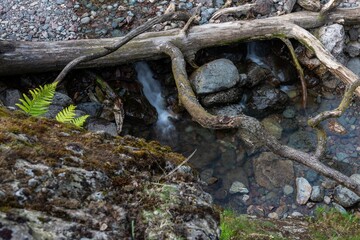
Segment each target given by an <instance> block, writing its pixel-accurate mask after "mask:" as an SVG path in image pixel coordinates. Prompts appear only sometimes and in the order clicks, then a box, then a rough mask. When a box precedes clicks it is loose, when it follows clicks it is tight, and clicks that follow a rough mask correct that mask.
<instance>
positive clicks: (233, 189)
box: [229, 181, 249, 194]
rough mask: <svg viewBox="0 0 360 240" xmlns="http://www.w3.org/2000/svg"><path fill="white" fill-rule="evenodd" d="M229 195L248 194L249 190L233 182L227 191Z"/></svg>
mask: <svg viewBox="0 0 360 240" xmlns="http://www.w3.org/2000/svg"><path fill="white" fill-rule="evenodd" d="M229 193H230V194H235V193H249V190H248V189H247V188H246V186H245V185H244V184H243V183H242V182H239V181H235V182H233V183H232V184H231V187H230V189H229Z"/></svg>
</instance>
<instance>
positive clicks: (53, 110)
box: [43, 104, 64, 118]
mask: <svg viewBox="0 0 360 240" xmlns="http://www.w3.org/2000/svg"><path fill="white" fill-rule="evenodd" d="M63 109H64V107H63V106H59V105H54V104H51V105H50V106H49V108H48V111H47V112H46V113H45V114H44V115H43V117H46V118H55V117H56V115H57V114H58V113H59V112H60V111H61V110H63Z"/></svg>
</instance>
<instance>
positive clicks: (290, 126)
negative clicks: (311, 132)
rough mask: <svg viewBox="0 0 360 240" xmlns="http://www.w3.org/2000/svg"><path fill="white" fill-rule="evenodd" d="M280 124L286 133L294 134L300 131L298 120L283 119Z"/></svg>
mask: <svg viewBox="0 0 360 240" xmlns="http://www.w3.org/2000/svg"><path fill="white" fill-rule="evenodd" d="M280 124H281V127H282V128H283V131H284V132H294V131H297V130H298V129H299V123H298V122H297V120H296V119H282V121H281V122H280Z"/></svg>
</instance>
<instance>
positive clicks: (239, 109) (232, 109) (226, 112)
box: [209, 103, 245, 116]
mask: <svg viewBox="0 0 360 240" xmlns="http://www.w3.org/2000/svg"><path fill="white" fill-rule="evenodd" d="M244 109H245V106H244V104H243V103H237V104H230V105H227V106H224V107H214V108H211V109H209V112H210V113H212V114H215V115H220V116H237V115H239V114H241V113H243V111H244Z"/></svg>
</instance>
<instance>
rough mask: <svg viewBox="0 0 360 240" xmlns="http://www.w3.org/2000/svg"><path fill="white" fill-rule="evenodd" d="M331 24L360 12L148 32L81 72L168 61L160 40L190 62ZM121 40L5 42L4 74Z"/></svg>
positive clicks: (52, 64)
mask: <svg viewBox="0 0 360 240" xmlns="http://www.w3.org/2000/svg"><path fill="white" fill-rule="evenodd" d="M329 21H330V22H340V23H343V24H354V23H360V8H354V9H337V10H335V11H333V12H331V13H329V15H328V17H327V18H326V19H325V18H324V17H321V15H320V14H319V13H314V12H297V13H291V14H287V15H283V16H278V17H272V18H267V19H257V20H253V21H246V22H245V21H239V22H230V23H220V24H206V25H201V26H195V27H192V28H191V29H190V30H189V31H188V34H187V36H184V35H182V34H178V33H179V31H180V30H179V29H175V30H169V31H163V32H150V33H145V34H142V35H140V36H138V37H136V38H134V39H133V40H132V41H130V42H129V43H127V44H126V45H124V46H123V47H122V48H121V49H119V50H117V51H116V52H114V53H112V54H110V55H108V56H106V57H103V58H99V59H96V60H93V61H90V62H86V63H81V64H79V65H78V66H76V68H89V67H104V66H114V65H118V64H124V63H128V62H131V61H138V60H154V59H159V58H162V57H165V55H164V54H162V53H161V52H160V51H159V50H158V49H157V44H158V42H159V41H168V42H172V43H174V44H176V46H177V47H179V49H180V50H181V51H182V52H183V53H184V55H185V57H186V58H187V57H190V56H191V55H193V54H194V53H195V52H196V51H198V50H200V49H202V48H206V47H213V46H220V45H226V44H231V43H234V42H239V41H249V40H252V39H265V38H274V36H275V35H286V34H287V32H288V31H289V29H288V28H287V29H286V30H284V28H286V24H284V23H294V24H296V25H298V26H300V27H302V28H306V29H309V28H316V27H320V26H322V25H323V24H324V23H325V22H329ZM119 39H121V38H111V39H90V40H75V41H59V42H19V41H16V42H9V41H0V76H3V75H15V74H23V73H31V72H46V71H54V70H61V69H62V68H63V67H64V66H65V65H66V64H68V63H69V62H70V61H72V60H73V59H75V58H77V57H79V56H83V55H88V54H91V53H97V52H99V51H102V50H103V49H104V47H106V46H112V45H113V44H115V43H116V42H118V41H119Z"/></svg>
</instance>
